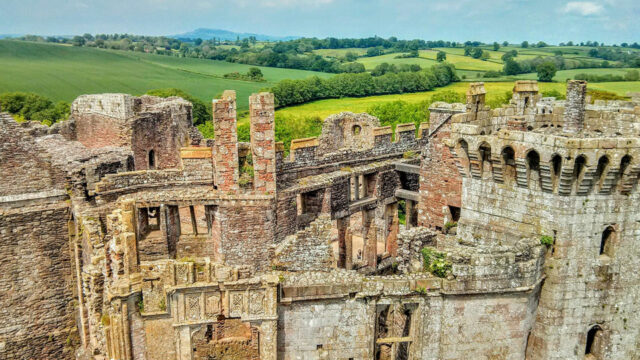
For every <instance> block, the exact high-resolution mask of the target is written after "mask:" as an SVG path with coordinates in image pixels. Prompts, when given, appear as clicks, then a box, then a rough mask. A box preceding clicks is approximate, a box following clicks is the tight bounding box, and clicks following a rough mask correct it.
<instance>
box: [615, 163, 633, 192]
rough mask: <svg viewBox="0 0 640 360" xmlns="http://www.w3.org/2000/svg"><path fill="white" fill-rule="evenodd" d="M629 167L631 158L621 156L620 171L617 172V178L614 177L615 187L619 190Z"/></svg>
mask: <svg viewBox="0 0 640 360" xmlns="http://www.w3.org/2000/svg"><path fill="white" fill-rule="evenodd" d="M629 165H631V156H629V155H625V156H623V157H622V159H621V160H620V170H619V171H618V176H617V177H616V186H617V187H618V189H620V188H621V187H622V185H623V184H624V177H625V175H627V173H628V170H629Z"/></svg>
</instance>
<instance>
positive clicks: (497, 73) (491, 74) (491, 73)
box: [482, 70, 502, 78]
mask: <svg viewBox="0 0 640 360" xmlns="http://www.w3.org/2000/svg"><path fill="white" fill-rule="evenodd" d="M500 76H502V73H501V72H500V71H494V70H489V71H487V72H486V73H484V74H483V75H482V77H483V78H497V77H500Z"/></svg>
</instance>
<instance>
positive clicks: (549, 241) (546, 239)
mask: <svg viewBox="0 0 640 360" xmlns="http://www.w3.org/2000/svg"><path fill="white" fill-rule="evenodd" d="M540 244H542V245H545V246H551V245H553V238H552V237H551V236H549V235H542V236H540Z"/></svg>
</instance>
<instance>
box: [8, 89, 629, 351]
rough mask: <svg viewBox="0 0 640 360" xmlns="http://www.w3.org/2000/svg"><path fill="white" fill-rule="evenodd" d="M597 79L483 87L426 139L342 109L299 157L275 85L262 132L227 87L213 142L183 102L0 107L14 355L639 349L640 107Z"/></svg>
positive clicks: (261, 113)
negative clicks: (593, 85)
mask: <svg viewBox="0 0 640 360" xmlns="http://www.w3.org/2000/svg"><path fill="white" fill-rule="evenodd" d="M583 85H584V84H581V83H580V84H579V83H576V84H571V86H569V90H568V91H569V93H568V96H567V101H556V100H555V99H553V98H541V96H540V95H539V94H538V87H537V83H536V82H535V81H519V82H517V83H516V84H515V86H514V96H513V98H512V100H511V102H510V103H509V104H508V105H505V106H503V107H502V108H499V109H490V108H489V107H488V106H486V104H485V101H484V100H485V96H486V90H485V89H484V85H483V84H482V83H474V84H471V86H470V89H469V91H468V93H467V101H466V104H446V103H434V104H433V105H432V107H431V108H430V112H431V117H430V122H429V124H427V123H423V124H421V125H420V126H419V128H418V129H417V131H418V134H417V136H416V126H415V124H399V125H397V126H396V129H395V134H394V132H393V131H392V129H391V128H390V127H380V126H379V125H380V122H379V120H378V119H376V118H374V117H372V116H370V115H367V114H352V113H341V114H338V115H334V116H331V117H329V118H327V119H326V120H325V122H324V125H323V130H322V135H321V136H320V137H318V138H308V139H297V140H293V141H292V144H291V154H290V155H289V157H286V156H285V155H284V147H283V146H282V143H277V142H275V132H274V125H275V124H274V108H273V106H274V104H273V96H272V95H271V94H268V93H260V94H254V95H252V96H251V98H250V117H251V142H250V143H238V142H237V129H236V104H235V93H234V92H231V91H226V92H224V93H223V96H222V98H221V99H218V100H214V102H213V112H214V115H213V119H212V121H213V124H214V130H215V136H216V138H215V139H206V140H203V139H202V138H201V135H200V134H199V133H198V132H197V130H196V129H195V128H194V127H193V126H192V125H191V107H190V104H188V103H187V102H185V101H183V100H182V99H178V98H171V99H166V100H165V99H160V98H155V97H148V96H143V97H140V98H136V97H131V96H128V95H120V94H106V95H87V96H82V97H80V98H78V99H77V100H76V101H75V102H74V105H73V114H72V118H71V120H69V121H67V122H63V123H62V124H57V125H55V126H53V127H51V128H47V127H44V126H41V125H37V124H33V123H25V124H17V123H16V122H14V121H13V119H11V117H10V116H8V115H6V114H0V125H2V126H1V127H0V140H2V141H1V142H0V158H1V160H2V161H0V174H1V175H2V178H3V181H2V184H0V249H1V250H2V254H3V257H2V258H1V259H0V273H1V274H2V275H0V290H1V291H0V308H1V310H0V314H1V315H2V316H1V317H0V358H2V359H5V358H6V359H32V358H33V359H41V358H42V359H53V358H55V359H64V358H69V359H70V358H77V359H99V360H105V359H116V360H134V359H136V360H139V359H147V360H154V359H176V360H192V359H193V360H200V359H202V360H204V359H209V360H210V359H223V358H224V359H256V360H257V359H263V360H276V359H342V360H348V359H375V360H383V359H395V360H413V359H434V360H435V359H609V358H610V359H635V358H637V357H638V356H640V353H639V352H638V348H639V346H638V345H639V344H640V316H639V315H638V312H637V309H638V307H639V306H640V304H639V303H638V299H637V297H638V296H637V295H638V293H639V292H640V288H639V286H640V283H639V282H638V281H637V279H636V278H635V277H634V276H635V274H636V273H637V270H638V267H639V266H640V264H639V263H638V261H637V259H638V258H640V254H638V251H637V249H636V248H637V246H635V244H634V241H635V240H636V238H637V237H638V236H637V234H638V233H640V228H639V225H638V219H637V218H636V217H637V216H636V212H637V211H635V209H636V208H637V203H638V201H639V200H640V199H638V191H637V181H638V174H640V165H639V163H638V160H639V159H640V153H639V151H638V148H640V143H639V142H638V139H637V136H635V135H636V134H638V132H639V131H640V122H639V121H638V116H640V107H639V106H638V104H637V103H633V102H620V101H613V102H595V103H594V104H585V102H587V101H586V100H587V99H586V98H585V97H584V93H585V87H584V86H583ZM574 125H575V126H574ZM567 128H569V130H570V131H569V132H567V131H565V130H566V129H567ZM150 150H153V153H151V154H152V155H153V157H149V154H150V153H149V151H150ZM249 158H251V159H252V160H253V168H254V169H253V170H254V176H253V179H249V180H250V181H247V178H246V176H243V177H240V176H239V173H240V167H243V168H245V167H247V166H248V159H249ZM152 165H153V166H152ZM244 173H245V174H247V172H244ZM251 180H252V181H251ZM401 219H403V220H404V223H403V221H401Z"/></svg>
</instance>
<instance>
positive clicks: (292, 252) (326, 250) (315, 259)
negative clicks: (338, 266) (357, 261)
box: [273, 214, 333, 271]
mask: <svg viewBox="0 0 640 360" xmlns="http://www.w3.org/2000/svg"><path fill="white" fill-rule="evenodd" d="M331 226H332V224H331V217H330V216H329V215H328V214H323V215H320V216H319V217H318V218H317V219H316V220H314V221H313V222H312V223H311V224H309V226H308V227H307V228H305V229H304V230H301V231H298V232H297V233H296V234H295V235H290V236H288V237H287V238H285V239H284V241H282V242H281V243H280V244H278V246H277V247H276V248H275V250H274V260H273V265H274V266H275V267H276V268H278V269H287V270H290V271H302V270H324V269H327V268H330V267H331V266H332V264H333V250H332V249H331V240H332V234H331V231H330V230H331Z"/></svg>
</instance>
